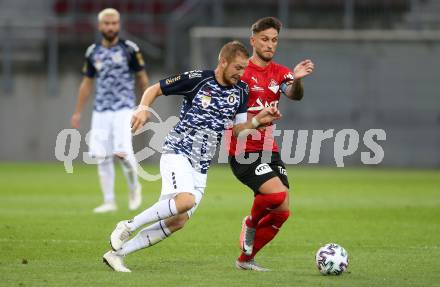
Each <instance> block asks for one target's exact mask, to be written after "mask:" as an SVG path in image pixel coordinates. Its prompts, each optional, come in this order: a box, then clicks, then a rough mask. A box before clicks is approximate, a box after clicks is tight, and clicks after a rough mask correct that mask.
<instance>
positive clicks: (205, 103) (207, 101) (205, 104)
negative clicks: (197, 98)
mask: <svg viewBox="0 0 440 287" xmlns="http://www.w3.org/2000/svg"><path fill="white" fill-rule="evenodd" d="M210 103H211V96H202V107H203V108H204V109H206V108H207V107H208V106H209V104H210Z"/></svg>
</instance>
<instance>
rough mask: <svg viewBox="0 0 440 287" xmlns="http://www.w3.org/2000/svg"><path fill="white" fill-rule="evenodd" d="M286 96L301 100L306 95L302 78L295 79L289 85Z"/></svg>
mask: <svg viewBox="0 0 440 287" xmlns="http://www.w3.org/2000/svg"><path fill="white" fill-rule="evenodd" d="M286 96H287V97H288V98H289V99H291V100H296V101H299V100H301V99H302V98H303V97H304V86H303V83H302V81H301V80H297V81H295V82H294V83H293V84H291V85H289V87H288V89H287V91H286Z"/></svg>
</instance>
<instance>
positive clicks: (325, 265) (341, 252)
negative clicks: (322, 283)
mask: <svg viewBox="0 0 440 287" xmlns="http://www.w3.org/2000/svg"><path fill="white" fill-rule="evenodd" d="M316 266H317V267H318V270H319V272H321V273H322V274H323V275H340V274H342V273H343V272H344V271H345V270H347V268H348V253H347V251H345V249H344V248H343V247H342V246H340V245H338V244H336V243H329V244H326V245H325V246H323V247H321V248H319V250H318V252H316Z"/></svg>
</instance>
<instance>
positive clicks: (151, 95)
mask: <svg viewBox="0 0 440 287" xmlns="http://www.w3.org/2000/svg"><path fill="white" fill-rule="evenodd" d="M161 95H162V89H161V88H160V84H159V83H156V84H154V85H152V86H150V87H149V88H148V89H146V90H145V92H144V94H143V95H142V99H141V102H140V104H139V106H138V108H137V109H136V111H134V113H133V116H132V118H131V132H132V133H136V131H137V130H139V129H140V128H141V127H142V126H143V125H144V124H145V123H146V122H147V121H148V119H149V118H150V112H149V109H150V107H151V105H152V104H153V103H154V101H155V100H156V98H157V97H159V96H161Z"/></svg>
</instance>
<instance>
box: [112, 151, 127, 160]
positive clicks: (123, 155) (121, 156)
mask: <svg viewBox="0 0 440 287" xmlns="http://www.w3.org/2000/svg"><path fill="white" fill-rule="evenodd" d="M115 156H116V157H117V158H119V159H124V158H126V157H127V154H126V153H123V152H121V153H115Z"/></svg>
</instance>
